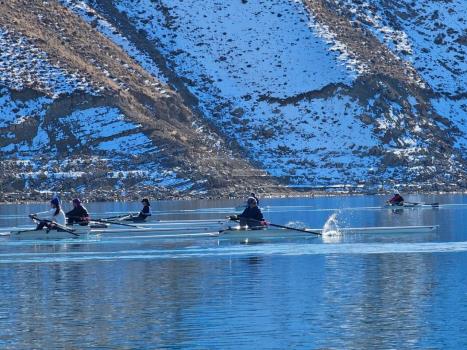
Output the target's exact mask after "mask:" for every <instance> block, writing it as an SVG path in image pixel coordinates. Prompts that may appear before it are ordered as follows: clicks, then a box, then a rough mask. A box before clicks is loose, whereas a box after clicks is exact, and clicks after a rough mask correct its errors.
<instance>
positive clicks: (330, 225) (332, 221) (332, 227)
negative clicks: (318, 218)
mask: <svg viewBox="0 0 467 350" xmlns="http://www.w3.org/2000/svg"><path fill="white" fill-rule="evenodd" d="M338 214H339V212H335V213H333V214H332V215H331V216H330V217H329V218H328V219H327V221H326V223H325V224H324V226H323V232H322V234H323V236H341V235H342V233H341V232H340V231H339V224H338V220H337V215H338Z"/></svg>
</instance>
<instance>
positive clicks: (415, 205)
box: [383, 202, 439, 209]
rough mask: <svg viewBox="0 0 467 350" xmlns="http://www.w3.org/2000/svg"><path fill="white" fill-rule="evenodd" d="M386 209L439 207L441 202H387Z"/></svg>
mask: <svg viewBox="0 0 467 350" xmlns="http://www.w3.org/2000/svg"><path fill="white" fill-rule="evenodd" d="M383 208H385V209H403V208H439V203H411V202H404V203H403V204H402V205H400V204H386V205H385V206H384V207H383Z"/></svg>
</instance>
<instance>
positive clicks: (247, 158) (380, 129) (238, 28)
mask: <svg viewBox="0 0 467 350" xmlns="http://www.w3.org/2000/svg"><path fill="white" fill-rule="evenodd" d="M456 1H457V0H456ZM394 3H396V4H394ZM436 6H437V7H436ZM448 7H449V6H448ZM0 10H1V11H2V13H5V14H6V16H2V18H0V33H2V35H1V36H0V38H3V39H2V44H3V45H4V46H5V47H6V46H12V47H16V51H15V52H7V54H6V55H2V61H0V64H3V63H5V62H6V63H5V64H6V66H8V69H6V70H4V71H6V72H7V73H8V74H6V75H0V76H1V78H0V87H1V88H2V95H3V96H4V97H3V99H2V100H0V104H1V103H3V105H1V107H0V108H2V111H7V112H6V113H5V115H8V117H5V121H4V123H0V130H1V131H2V134H1V136H0V154H1V155H2V157H3V158H4V159H5V160H7V162H4V164H3V166H4V167H6V168H7V169H8V170H7V171H8V172H9V173H10V174H12V173H15V174H20V175H15V176H13V177H12V176H10V177H7V179H6V180H5V179H4V183H8V186H10V187H11V188H22V187H24V186H29V187H31V186H33V187H35V186H39V187H40V186H45V187H44V188H47V189H49V188H51V187H54V186H58V187H59V188H61V189H66V188H68V187H70V185H71V183H74V184H75V185H76V186H78V187H79V189H80V190H83V189H86V190H89V189H90V188H96V187H99V188H104V189H106V190H108V191H110V192H118V191H119V190H120V189H123V188H127V189H131V190H132V191H136V190H138V189H142V188H144V190H143V191H148V190H149V189H150V190H153V189H154V188H155V190H154V194H155V195H156V194H161V195H167V194H169V193H171V192H173V191H179V192H180V193H185V194H190V195H206V194H209V195H220V194H224V195H225V194H229V193H231V192H238V191H242V192H243V191H244V190H245V189H247V188H255V189H258V188H259V189H260V191H261V189H263V190H264V191H269V192H274V191H283V189H282V188H281V187H278V185H277V183H278V181H279V182H282V183H288V184H292V185H298V186H303V185H307V186H327V185H333V184H341V183H350V184H357V183H364V184H365V186H366V187H367V188H368V187H372V186H374V185H375V184H377V185H381V184H386V185H388V186H392V185H393V184H401V183H402V184H404V183H406V184H414V185H415V186H418V187H421V188H424V189H427V190H430V189H447V190H453V189H459V188H463V187H465V185H466V182H465V181H466V180H465V179H466V170H465V169H466V166H465V165H466V164H465V163H466V158H465V154H466V153H465V146H466V143H467V142H466V137H465V133H466V125H467V124H466V121H465V115H467V112H466V107H465V99H466V96H465V92H463V91H462V90H460V89H461V88H460V87H461V86H465V84H464V85H462V84H461V83H459V82H458V81H457V80H460V81H462V80H465V73H464V74H463V73H462V70H461V69H460V67H459V64H458V62H462V57H463V55H464V52H463V51H462V50H463V47H464V46H465V43H464V44H462V43H463V41H462V38H463V37H462V33H458V32H455V26H453V25H451V26H450V25H449V24H448V25H445V24H443V23H442V22H441V21H442V20H444V21H445V22H446V18H445V16H447V15H448V14H450V16H452V19H453V20H454V19H456V20H457V17H456V16H457V12H456V11H458V10H457V9H455V8H454V7H453V8H452V9H451V10H450V9H449V8H447V9H444V10H443V6H442V4H437V5H436V4H433V3H432V2H430V3H429V2H425V1H422V2H419V4H413V3H411V2H405V1H403V0H400V1H397V2H378V1H360V2H358V3H357V2H353V1H350V0H349V1H347V0H319V1H308V0H304V1H303V2H302V3H300V2H296V1H284V0H271V1H269V2H248V1H247V2H226V3H219V2H216V1H211V0H206V1H203V2H196V1H195V2H191V3H190V4H188V3H187V2H184V1H178V0H155V1H150V0H137V1H132V2H127V1H120V0H114V1H111V0H104V1H90V0H89V1H74V0H62V1H60V2H55V1H50V2H48V3H47V4H43V3H39V2H34V3H30V2H29V1H19V0H15V1H10V2H4V3H2V4H0ZM423 11H425V12H426V13H427V14H426V15H422V14H421V13H422V12H423ZM450 11H451V12H450ZM452 11H454V13H453V12H452ZM443 16H444V17H443ZM57 18H60V21H58V20H57ZM433 21H434V23H435V24H433V25H431V24H429V23H431V22H433ZM437 22H439V24H436V23H437ZM415 25H416V26H417V31H415V29H414V28H415V27H414V26H415ZM453 31H454V32H453ZM414 33H418V34H414ZM420 33H421V34H420ZM429 33H430V35H432V36H431V37H430V38H431V39H432V40H431V42H432V43H433V45H431V46H426V45H425V44H423V43H425V42H426V41H427V40H423V39H424V38H425V39H426V37H427V36H428V35H429ZM417 35H421V36H422V37H418V36H417ZM423 45H425V46H423ZM463 45H464V46H463ZM446 46H449V50H448V49H447V48H445V49H443V47H446ZM31 50H32V51H31ZM453 52H454V53H453ZM432 56H433V57H436V58H437V61H436V62H435V61H430V57H432ZM2 62H3V63H2ZM10 62H15V64H13V65H11V64H10ZM439 67H441V68H439ZM437 69H444V70H445V71H446V72H449V74H448V75H446V79H445V80H446V81H442V80H443V78H442V75H440V74H441V73H440V74H438V73H437V72H436V70H437ZM456 79H457V80H456ZM0 122H1V120H0ZM90 124H92V125H93V126H92V127H91V126H90ZM18 157H19V158H20V159H26V160H31V159H34V160H35V162H34V164H30V163H22V162H18V161H17V159H18ZM83 158H85V159H86V162H84V163H83V162H82V160H83ZM52 172H56V173H57V174H61V175H59V176H52V175H51V173H52Z"/></svg>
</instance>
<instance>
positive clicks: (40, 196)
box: [0, 190, 467, 204]
mask: <svg viewBox="0 0 467 350" xmlns="http://www.w3.org/2000/svg"><path fill="white" fill-rule="evenodd" d="M245 192H247V191H245ZM401 192H403V195H404V196H407V195H414V194H416V195H442V194H452V195H464V194H467V190H457V191H423V190H422V191H416V192H415V191H407V192H404V191H403V190H401ZM391 194H392V191H390V190H382V191H371V192H370V191H332V192H331V191H313V192H311V191H303V192H300V191H293V192H289V193H286V192H284V193H282V192H279V193H261V192H258V193H257V195H258V196H259V197H260V198H262V199H279V198H314V197H344V196H383V195H391ZM52 195H53V194H52V192H48V193H35V194H34V198H31V196H32V194H29V193H23V196H24V197H29V198H24V197H23V198H18V196H21V194H20V193H17V192H15V193H7V194H3V196H8V197H9V198H7V199H5V198H1V199H0V204H34V203H44V202H47V201H49V200H50V198H52ZM58 195H59V196H60V199H61V201H63V202H68V201H70V202H71V200H72V199H73V198H77V197H78V198H80V199H81V200H82V201H83V202H85V203H104V202H135V201H140V200H141V198H143V197H147V198H149V200H150V201H193V200H225V199H232V200H235V199H238V200H245V198H246V197H247V196H246V195H232V194H229V195H225V196H216V195H211V196H210V195H184V194H178V195H172V196H160V195H156V196H151V195H150V194H143V193H138V194H136V195H132V196H112V197H113V198H102V197H101V196H79V195H77V194H73V195H71V194H70V193H58ZM21 197H22V196H21Z"/></svg>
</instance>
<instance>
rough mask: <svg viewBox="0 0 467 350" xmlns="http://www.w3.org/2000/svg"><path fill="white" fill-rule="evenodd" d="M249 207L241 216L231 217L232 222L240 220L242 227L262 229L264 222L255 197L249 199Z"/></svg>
mask: <svg viewBox="0 0 467 350" xmlns="http://www.w3.org/2000/svg"><path fill="white" fill-rule="evenodd" d="M247 204H248V207H246V208H245V210H244V211H243V213H241V214H240V215H233V216H231V217H230V219H232V220H238V219H240V226H248V227H250V228H252V227H261V225H262V222H263V220H264V218H263V213H261V209H259V208H258V205H257V202H256V199H254V198H253V197H250V198H248V201H247Z"/></svg>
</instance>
